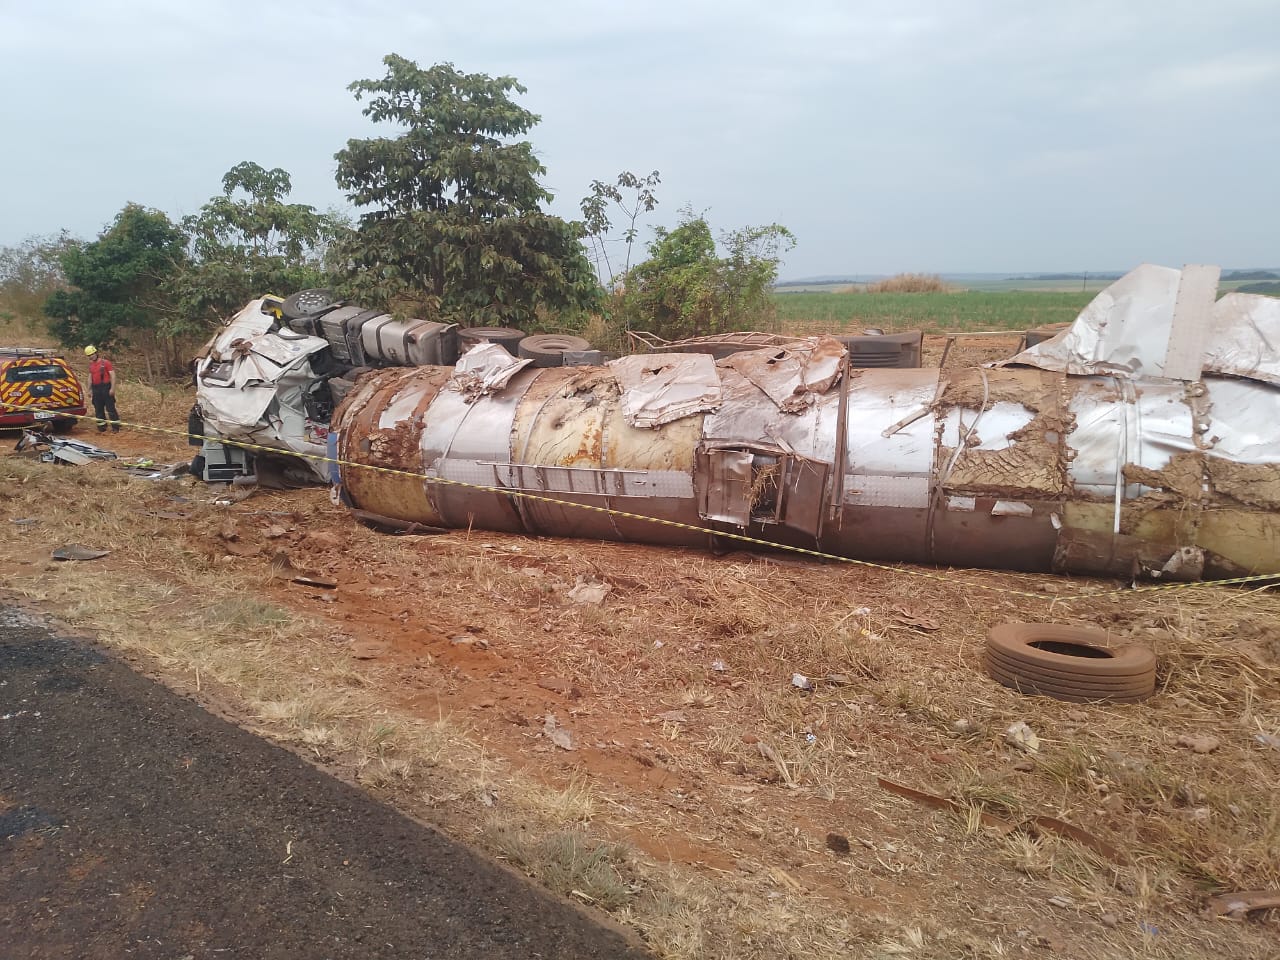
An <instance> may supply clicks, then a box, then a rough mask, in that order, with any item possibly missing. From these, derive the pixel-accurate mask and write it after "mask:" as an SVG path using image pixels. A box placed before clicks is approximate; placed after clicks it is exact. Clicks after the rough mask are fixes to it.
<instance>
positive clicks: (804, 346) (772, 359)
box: [719, 337, 845, 413]
mask: <svg viewBox="0 0 1280 960" xmlns="http://www.w3.org/2000/svg"><path fill="white" fill-rule="evenodd" d="M844 357H845V348H844V344H842V343H841V342H840V341H839V340H836V339H835V338H834V337H813V338H811V339H808V340H804V341H801V342H800V343H797V344H794V345H792V346H789V347H769V348H767V349H764V350H752V351H749V352H746V353H736V354H734V355H733V356H730V357H726V358H725V359H724V360H721V361H720V362H719V366H721V367H728V368H731V369H733V370H736V371H737V372H738V373H740V374H742V375H743V376H744V377H746V378H747V379H748V380H750V381H751V382H752V383H753V384H755V385H756V386H757V387H759V388H760V390H761V392H762V393H764V394H765V396H767V397H768V398H769V399H770V400H771V401H773V403H774V404H775V405H776V406H777V407H778V409H780V410H782V411H784V412H786V413H801V412H803V411H804V410H805V409H806V408H807V407H810V406H812V405H813V404H814V403H816V402H817V400H818V397H820V396H822V395H823V394H825V393H826V392H827V391H828V390H830V389H831V386H832V384H834V383H835V382H836V378H838V377H839V376H840V372H841V369H842V363H843V360H844Z"/></svg>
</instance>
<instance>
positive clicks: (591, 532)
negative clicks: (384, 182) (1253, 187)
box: [334, 266, 1280, 579]
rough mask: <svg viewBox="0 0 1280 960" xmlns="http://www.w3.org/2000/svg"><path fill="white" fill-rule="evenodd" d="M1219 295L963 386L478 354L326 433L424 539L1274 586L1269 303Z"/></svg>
mask: <svg viewBox="0 0 1280 960" xmlns="http://www.w3.org/2000/svg"><path fill="white" fill-rule="evenodd" d="M1209 273H1211V274H1212V277H1211V282H1210V279H1209ZM1216 286H1217V270H1216V268H1199V267H1188V268H1186V269H1185V270H1183V271H1178V270H1170V269H1167V268H1161V267H1154V266H1144V267H1141V268H1139V269H1138V270H1136V271H1134V272H1133V273H1131V274H1129V275H1128V276H1127V277H1125V278H1123V279H1122V280H1120V281H1118V282H1117V283H1116V284H1113V285H1112V287H1110V288H1108V290H1107V291H1104V292H1103V294H1101V295H1100V296H1099V298H1098V299H1097V300H1095V301H1094V303H1093V304H1091V305H1090V306H1089V307H1088V308H1086V310H1085V311H1084V312H1083V313H1082V314H1081V315H1080V317H1079V318H1078V319H1077V320H1076V322H1075V323H1074V324H1072V326H1071V327H1070V328H1069V329H1067V330H1065V331H1063V332H1062V333H1061V334H1059V335H1058V336H1057V337H1054V338H1053V339H1051V340H1047V341H1045V342H1044V343H1041V344H1038V345H1037V346H1036V347H1033V348H1031V349H1028V350H1026V351H1024V352H1023V353H1021V354H1019V355H1018V356H1016V357H1014V358H1012V359H1011V360H1009V361H1006V362H1004V363H1003V364H999V365H991V366H986V367H975V368H971V369H944V370H939V369H915V370H878V369H852V368H851V367H850V366H849V364H848V362H847V356H846V353H845V349H844V346H843V345H842V344H841V343H840V342H839V341H836V340H834V339H831V338H826V337H817V338H808V339H805V340H800V341H795V342H793V343H791V344H790V345H789V346H787V347H782V348H780V347H768V348H765V349H761V350H753V351H745V352H739V353H735V354H733V355H731V356H728V357H725V358H723V359H719V360H717V359H715V358H714V357H712V356H709V355H706V354H679V353H665V354H650V355H637V356H628V357H622V358H620V359H618V360H614V361H612V362H610V363H608V364H606V365H604V366H599V367H574V368H542V369H538V368H531V367H529V366H528V365H527V363H526V362H522V361H518V360H515V359H513V358H511V357H510V356H509V355H507V354H505V353H504V352H503V351H501V350H499V349H496V348H494V350H493V351H485V350H483V349H481V350H478V351H473V352H472V353H470V354H468V355H466V356H464V357H463V358H462V360H461V361H460V362H459V365H458V367H457V368H456V369H455V368H445V367H421V368H416V369H402V370H388V371H382V372H376V373H372V374H368V375H366V376H364V377H363V378H362V379H361V380H360V381H359V382H358V383H357V384H356V386H355V387H354V388H353V389H352V391H351V392H350V393H349V394H348V396H347V397H346V399H345V400H344V401H343V403H342V405H341V407H340V408H339V410H338V411H337V413H336V415H335V418H334V424H335V427H336V430H337V432H338V440H337V450H338V453H339V457H340V460H341V461H342V468H341V484H342V491H343V496H344V498H345V499H346V501H347V502H348V503H349V504H350V505H351V506H353V507H354V508H356V509H358V510H360V511H362V512H363V513H365V514H367V515H374V516H379V517H384V518H391V519H393V520H397V521H401V522H406V523H418V524H424V525H429V526H436V527H469V526H474V527H480V528H486V529H493V530H503V531H511V532H521V533H528V534H541V535H554V536H571V537H590V538H596V539H613V540H633V541H644V542H650V543H659V544H679V545H687V546H698V545H702V546H705V545H708V544H709V543H710V542H711V541H713V540H714V538H715V537H716V536H718V535H723V534H725V533H729V534H735V535H747V536H750V537H752V538H755V539H757V540H761V541H765V542H767V543H772V544H787V545H792V546H799V547H805V548H809V549H815V550H820V551H822V552H825V553H831V554H836V555H840V556H845V557H851V558H859V559H870V560H884V561H911V562H917V563H929V564H945V565H963V566H984V567H1000V568H1007V569H1012V570H1024V571H1069V572H1079V573H1090V574H1104V575H1113V576H1124V577H1129V576H1137V575H1146V576H1151V577H1156V578H1171V579H1198V578H1202V577H1218V576H1237V575H1244V574H1254V573H1265V574H1270V573H1280V441H1278V440H1277V434H1276V432H1275V424H1276V423H1280V356H1277V355H1276V354H1275V353H1274V352H1273V351H1271V349H1270V344H1272V343H1276V342H1280V301H1275V300H1271V299H1270V298H1263V297H1248V296H1244V295H1240V294H1231V295H1228V296H1227V297H1225V298H1223V299H1222V300H1218V301H1216V302H1215V294H1216ZM1210 332H1212V339H1211V338H1210ZM366 467H375V468H389V469H390V471H391V472H386V471H385V469H384V470H370V469H365V468H366Z"/></svg>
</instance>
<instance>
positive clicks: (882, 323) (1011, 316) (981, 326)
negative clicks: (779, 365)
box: [773, 290, 1096, 334]
mask: <svg viewBox="0 0 1280 960" xmlns="http://www.w3.org/2000/svg"><path fill="white" fill-rule="evenodd" d="M1095 295H1096V291H1093V292H1089V293H1082V292H1079V291H1077V292H1075V293H1062V292H1059V293H1047V292H1046V293H1039V292H1027V291H1022V292H1009V293H989V292H981V291H973V290H965V291H961V292H957V293H775V294H774V297H773V302H774V304H775V305H776V306H777V309H778V322H779V325H780V326H781V328H782V329H783V330H784V331H786V332H788V333H797V334H809V333H841V332H844V331H856V330H857V329H861V328H862V327H880V328H881V329H883V330H885V331H888V332H893V331H897V330H914V329H923V330H925V331H931V332H938V333H940V332H948V331H966V332H967V331H978V330H1026V329H1029V328H1031V327H1038V326H1040V325H1041V324H1045V323H1059V322H1061V321H1067V320H1074V319H1075V318H1076V314H1078V313H1079V312H1080V310H1081V308H1082V307H1084V305H1085V304H1087V303H1088V302H1089V301H1090V300H1092V299H1093V298H1094V296H1095Z"/></svg>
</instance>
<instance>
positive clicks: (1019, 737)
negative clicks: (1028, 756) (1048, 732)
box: [1004, 720, 1040, 753]
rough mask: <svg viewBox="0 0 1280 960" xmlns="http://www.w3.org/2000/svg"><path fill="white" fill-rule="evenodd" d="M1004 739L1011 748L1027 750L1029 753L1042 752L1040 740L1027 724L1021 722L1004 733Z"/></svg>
mask: <svg viewBox="0 0 1280 960" xmlns="http://www.w3.org/2000/svg"><path fill="white" fill-rule="evenodd" d="M1004 738H1005V740H1006V742H1008V744H1009V745H1010V746H1013V747H1017V748H1018V749H1019V750H1025V751H1026V752H1027V753H1039V752H1040V738H1039V737H1037V736H1036V734H1035V731H1034V730H1032V729H1031V728H1030V727H1029V726H1027V724H1026V723H1025V722H1024V721H1022V720H1019V721H1018V722H1017V723H1015V724H1013V725H1012V726H1010V727H1009V729H1008V730H1006V731H1005V732H1004Z"/></svg>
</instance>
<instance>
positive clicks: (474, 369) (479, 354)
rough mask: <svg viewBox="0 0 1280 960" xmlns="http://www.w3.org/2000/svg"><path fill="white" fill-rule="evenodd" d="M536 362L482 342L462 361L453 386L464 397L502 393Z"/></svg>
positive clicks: (455, 367)
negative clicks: (526, 368)
mask: <svg viewBox="0 0 1280 960" xmlns="http://www.w3.org/2000/svg"><path fill="white" fill-rule="evenodd" d="M532 363H533V361H532V360H529V359H525V360H517V359H516V358H515V357H513V356H512V355H511V354H510V353H508V352H507V351H506V350H505V349H504V348H503V347H502V346H500V345H499V344H496V343H490V342H489V341H487V340H482V341H481V342H480V343H477V344H476V345H475V346H474V347H472V348H471V349H470V350H468V351H467V352H466V353H464V354H463V355H462V356H460V357H459V358H458V362H457V363H456V364H455V365H454V374H453V382H452V383H451V384H450V386H451V388H452V389H454V390H457V391H458V392H460V393H462V394H463V395H464V396H467V397H479V396H480V395H482V394H486V393H493V392H494V391H497V390H501V389H502V388H503V387H505V386H506V385H507V384H508V383H510V382H511V378H512V377H514V376H515V375H516V374H517V373H519V372H520V371H521V370H523V369H524V368H525V367H527V366H529V365H531V364H532Z"/></svg>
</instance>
